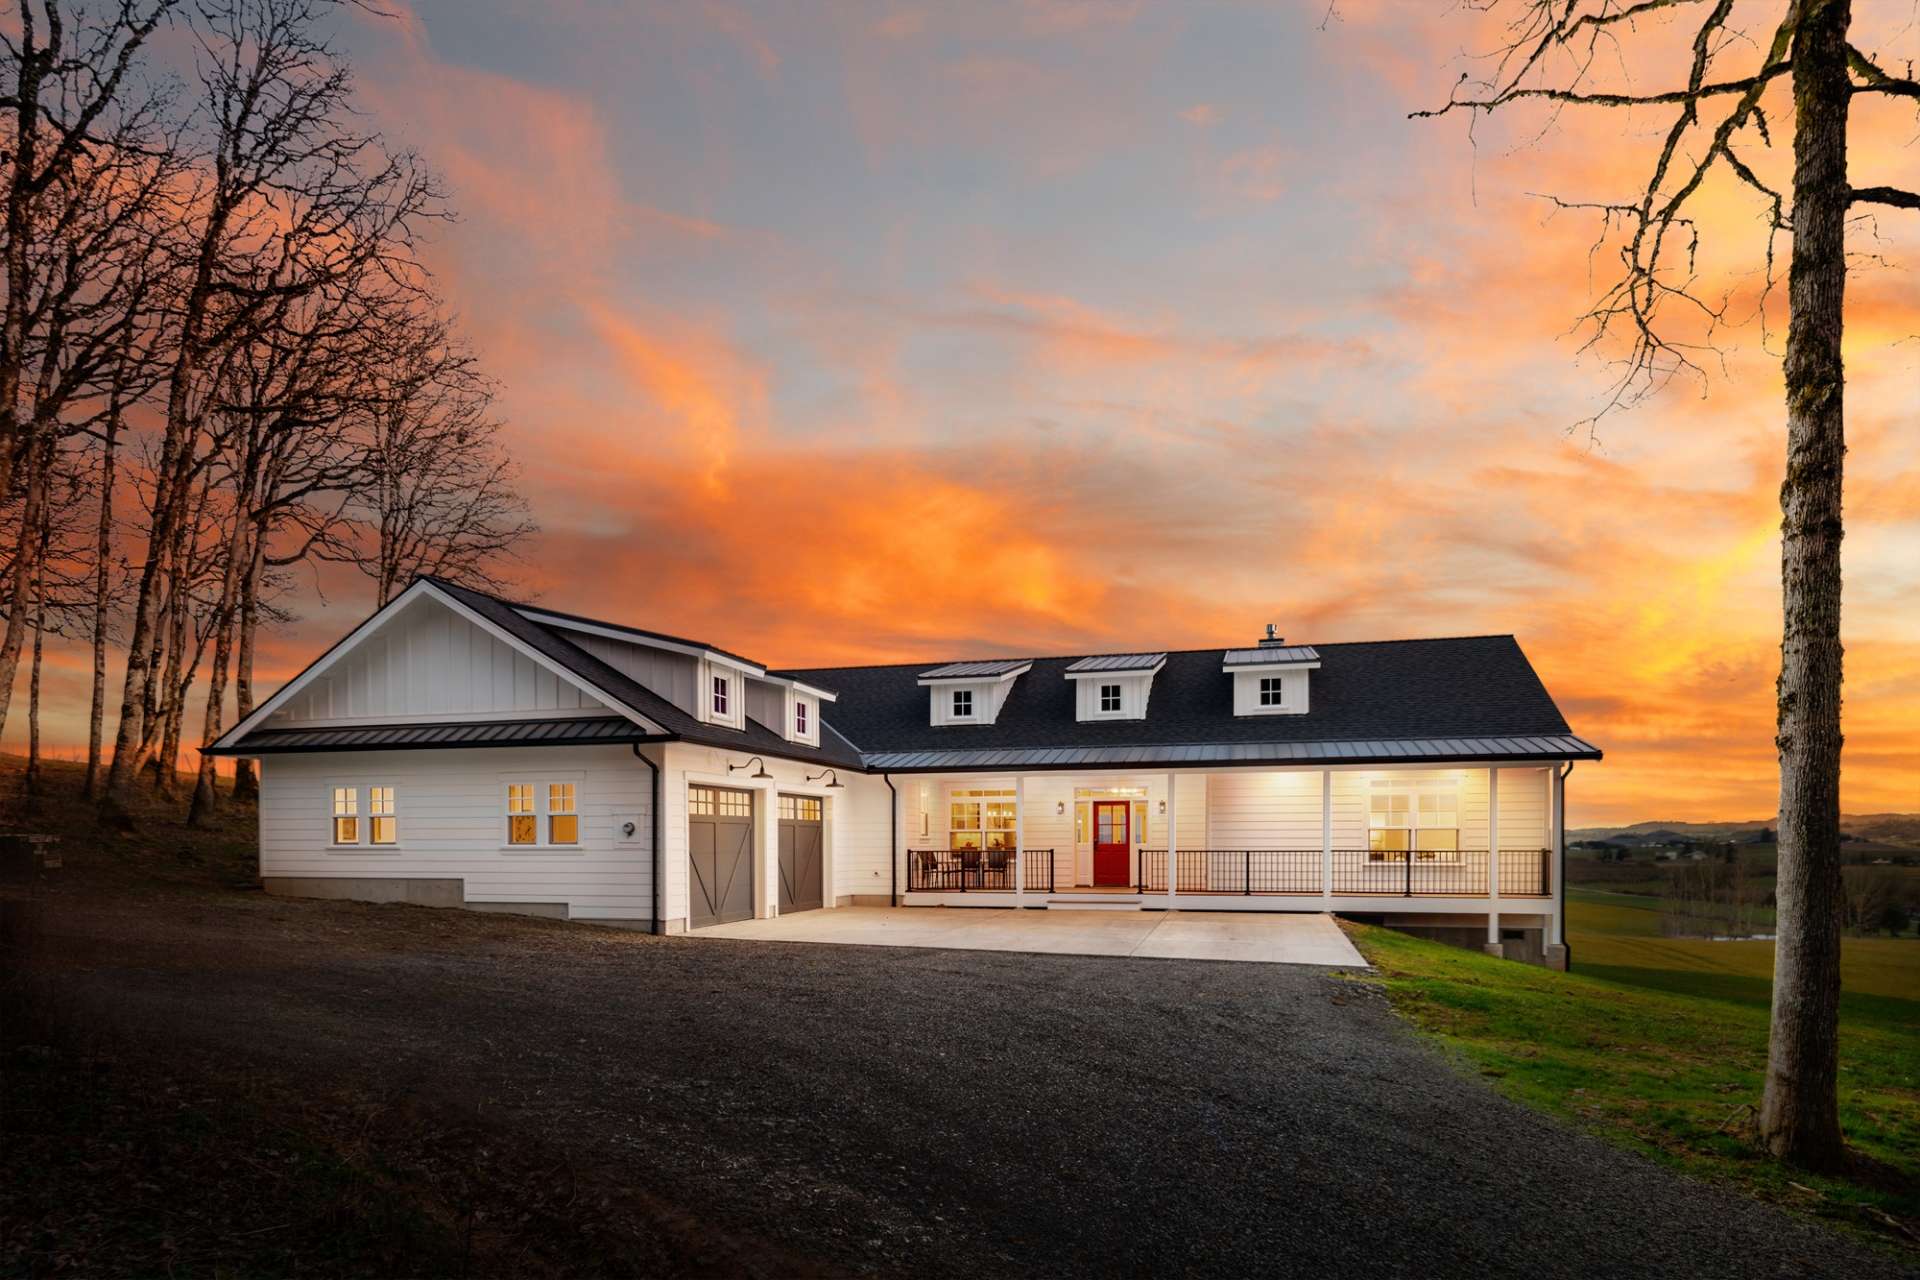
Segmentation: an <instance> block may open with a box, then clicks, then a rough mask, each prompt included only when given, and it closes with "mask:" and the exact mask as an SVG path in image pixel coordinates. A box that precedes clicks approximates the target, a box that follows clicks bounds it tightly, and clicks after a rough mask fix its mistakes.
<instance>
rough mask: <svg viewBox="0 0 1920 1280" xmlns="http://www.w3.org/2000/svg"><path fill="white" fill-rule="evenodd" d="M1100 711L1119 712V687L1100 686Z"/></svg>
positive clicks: (1112, 685)
mask: <svg viewBox="0 0 1920 1280" xmlns="http://www.w3.org/2000/svg"><path fill="white" fill-rule="evenodd" d="M1100 710H1102V711H1104V712H1117V711H1119V710H1120V686H1119V685H1117V684H1103V685H1101V686H1100Z"/></svg>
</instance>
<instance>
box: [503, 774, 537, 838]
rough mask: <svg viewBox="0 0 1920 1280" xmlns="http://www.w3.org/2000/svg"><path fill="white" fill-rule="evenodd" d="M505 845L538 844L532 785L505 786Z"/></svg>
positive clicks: (525, 783) (519, 783) (523, 783)
mask: <svg viewBox="0 0 1920 1280" xmlns="http://www.w3.org/2000/svg"><path fill="white" fill-rule="evenodd" d="M507 843H508V844H538V843H540V819H539V817H538V816H537V815H536V814H535V813H534V811H533V784H532V783H531V782H509V783H508V784H507Z"/></svg>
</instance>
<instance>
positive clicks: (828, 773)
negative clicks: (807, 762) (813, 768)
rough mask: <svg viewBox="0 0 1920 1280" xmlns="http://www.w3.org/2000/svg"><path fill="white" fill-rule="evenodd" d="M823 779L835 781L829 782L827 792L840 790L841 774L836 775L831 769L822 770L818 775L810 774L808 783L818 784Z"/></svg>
mask: <svg viewBox="0 0 1920 1280" xmlns="http://www.w3.org/2000/svg"><path fill="white" fill-rule="evenodd" d="M822 778H832V779H833V781H832V782H829V783H828V784H827V790H829V791H835V790H838V789H839V788H840V775H839V774H837V773H835V772H834V771H833V770H831V769H822V770H821V771H820V772H818V773H810V774H808V775H807V781H808V782H818V781H820V779H822Z"/></svg>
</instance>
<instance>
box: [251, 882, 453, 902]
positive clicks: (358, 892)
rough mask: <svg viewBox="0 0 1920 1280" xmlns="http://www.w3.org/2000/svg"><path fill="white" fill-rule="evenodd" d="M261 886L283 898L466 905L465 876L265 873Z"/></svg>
mask: <svg viewBox="0 0 1920 1280" xmlns="http://www.w3.org/2000/svg"><path fill="white" fill-rule="evenodd" d="M260 887H261V888H263V889H265V890H266V891H267V892H268V893H271V894H274V895H276V896H278V897H282V898H332V899H335V900H338V901H345V902H405V903H410V904H412V905H413V906H416V907H464V906H466V905H467V895H466V893H465V882H464V881H462V880H457V879H455V880H427V879H410V878H402V877H398V876H262V877H261V879H260Z"/></svg>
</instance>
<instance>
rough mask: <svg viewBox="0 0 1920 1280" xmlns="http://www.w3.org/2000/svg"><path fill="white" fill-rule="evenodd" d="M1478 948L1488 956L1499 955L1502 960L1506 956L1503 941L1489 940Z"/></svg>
mask: <svg viewBox="0 0 1920 1280" xmlns="http://www.w3.org/2000/svg"><path fill="white" fill-rule="evenodd" d="M1480 949H1481V950H1482V951H1484V952H1486V953H1487V954H1488V955H1490V956H1499V957H1500V958H1501V959H1502V960H1504V959H1506V958H1507V948H1506V944H1505V943H1501V942H1489V943H1487V944H1486V945H1485V946H1483V947H1481V948H1480Z"/></svg>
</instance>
